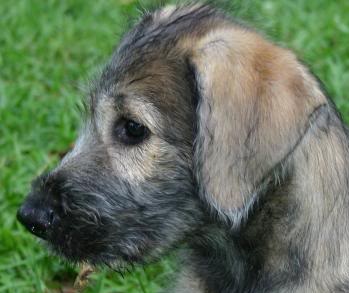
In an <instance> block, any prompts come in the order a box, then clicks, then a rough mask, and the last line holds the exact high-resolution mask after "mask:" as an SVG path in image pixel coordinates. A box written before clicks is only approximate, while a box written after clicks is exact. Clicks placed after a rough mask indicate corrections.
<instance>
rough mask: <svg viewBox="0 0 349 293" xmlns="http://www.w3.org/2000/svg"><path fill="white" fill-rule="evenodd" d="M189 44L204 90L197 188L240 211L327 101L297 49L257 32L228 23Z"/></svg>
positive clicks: (220, 206)
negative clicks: (296, 53) (276, 43)
mask: <svg viewBox="0 0 349 293" xmlns="http://www.w3.org/2000/svg"><path fill="white" fill-rule="evenodd" d="M193 43H194V41H193ZM193 43H192V44H193ZM192 46H193V47H194V49H193V50H192V51H191V57H190V62H191V63H192V66H193V67H194V70H195V75H196V84H197V91H198V96H199V101H198V106H197V137H196V141H195V154H194V169H195V172H196V176H197V181H198V184H199V189H200V194H201V196H202V197H203V198H204V199H205V200H206V201H207V202H208V203H209V205H210V206H211V207H214V209H216V210H218V211H219V212H220V213H221V214H223V215H228V216H229V218H231V219H236V217H238V218H239V217H240V216H241V215H242V214H241V213H240V212H241V211H246V210H247V209H248V207H249V206H250V205H251V203H252V202H253V201H254V199H255V198H256V197H257V196H258V194H259V191H260V190H261V188H262V185H263V183H266V182H268V180H269V178H272V176H273V173H274V170H275V169H276V167H277V166H279V165H280V163H281V164H282V162H283V161H284V160H285V158H287V157H288V155H289V154H291V153H292V151H293V149H294V148H295V147H296V146H297V144H298V143H299V142H300V140H301V138H302V136H303V135H304V133H305V132H306V130H307V129H308V127H309V119H310V117H311V116H312V115H314V113H316V110H317V109H318V108H319V107H321V105H323V104H326V103H327V101H326V98H325V96H324V95H323V94H322V92H321V91H320V90H319V87H318V85H317V82H316V80H315V79H314V78H313V77H312V76H311V75H310V74H309V73H308V71H307V70H306V69H305V68H304V66H303V65H301V64H300V63H299V62H298V61H297V59H296V58H295V57H294V55H293V54H292V53H290V52H289V51H287V50H285V49H282V48H279V47H277V46H275V45H273V44H271V43H270V42H268V41H266V40H264V39H263V38H262V37H260V36H259V35H257V34H256V33H255V32H252V31H249V30H247V29H244V28H241V27H228V28H227V27H226V26H225V28H221V29H217V30H215V31H213V32H210V33H208V34H206V36H204V37H201V39H199V40H196V41H195V44H194V45H192Z"/></svg>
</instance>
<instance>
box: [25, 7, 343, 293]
mask: <svg viewBox="0 0 349 293" xmlns="http://www.w3.org/2000/svg"><path fill="white" fill-rule="evenodd" d="M348 142H349V140H348V132H347V130H346V128H345V126H343V123H342V120H341V118H340V116H339V114H338V113H337V111H336V109H335V107H334V106H333V104H332V103H331V102H330V100H329V99H328V98H327V97H326V96H325V94H324V92H323V91H322V90H321V87H320V85H319V82H318V81H317V80H316V79H315V78H314V77H313V76H312V75H311V74H310V73H309V70H308V69H307V68H306V67H305V66H304V65H303V64H301V63H300V62H299V61H298V60H297V58H296V57H295V56H294V54H292V53H291V52H290V51H288V50H286V49H283V48H280V47H278V46H276V45H274V44H272V43H271V42H270V41H267V40H265V39H264V38H263V37H261V36H260V35H259V34H257V33H256V32H254V31H253V30H251V29H248V28H245V27H243V26H241V25H239V24H236V23H235V22H234V21H232V20H230V19H229V17H227V16H225V15H224V14H223V13H222V12H220V11H217V10H215V9H213V8H210V7H209V6H206V5H198V4H195V5H188V6H181V7H174V6H170V7H166V8H164V9H160V10H157V11H155V12H154V13H151V14H147V15H146V16H144V18H143V19H142V21H141V22H139V23H138V24H137V25H136V26H135V28H134V29H133V30H131V31H130V32H129V33H128V34H127V35H126V36H125V37H124V38H123V40H122V42H121V44H120V46H119V48H118V49H117V50H116V52H115V53H114V54H113V56H112V58H111V61H110V63H109V64H108V65H107V66H106V67H105V69H104V71H103V73H102V75H101V78H100V80H99V82H98V83H97V84H96V85H95V88H94V89H93V90H92V92H91V94H90V101H89V115H88V117H87V118H86V122H85V126H84V128H83V129H82V131H81V134H80V137H79V139H78V140H77V143H76V144H75V147H74V149H73V150H72V151H71V152H70V153H69V154H68V155H67V156H66V157H65V158H64V159H63V160H62V162H61V163H60V164H59V166H58V167H57V168H55V169H54V170H53V171H51V172H50V173H48V174H45V175H42V176H40V177H39V178H38V179H37V180H36V181H35V182H34V183H33V188H32V192H31V193H30V195H29V197H28V198H27V200H26V201H25V203H24V204H23V205H22V207H21V208H20V210H19V212H18V217H19V220H20V221H21V222H22V223H23V224H24V225H25V226H26V227H27V228H28V229H29V230H30V231H31V232H32V233H34V234H35V235H37V236H39V237H41V238H44V239H45V240H47V242H48V243H49V244H50V246H51V247H52V249H53V250H54V251H56V252H58V253H59V254H61V255H62V256H64V257H65V258H67V259H69V260H71V261H73V262H89V263H91V264H93V265H99V264H107V265H111V266H123V265H128V264H130V263H144V262H147V261H150V260H153V259H154V258H158V257H160V256H162V255H163V254H164V253H166V252H168V251H169V250H172V249H174V248H176V247H183V250H182V254H183V255H184V256H185V257H184V258H183V263H182V265H183V270H182V273H181V274H180V276H179V278H178V285H177V287H176V289H175V292H187V293H189V292H190V293H194V292H195V293H203V292H206V293H224V292H226V293H228V292H229V293H231V292H349V228H348V227H349V195H348V190H349V187H348V186H349V180H348V178H349V174H348V166H349V144H348ZM183 244H185V245H183Z"/></svg>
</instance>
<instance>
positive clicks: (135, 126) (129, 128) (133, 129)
mask: <svg viewBox="0 0 349 293" xmlns="http://www.w3.org/2000/svg"><path fill="white" fill-rule="evenodd" d="M125 130H126V134H127V136H130V137H133V138H139V137H143V136H144V134H145V131H146V128H145V126H144V125H142V124H139V123H137V122H134V121H132V120H128V121H127V122H126V124H125Z"/></svg>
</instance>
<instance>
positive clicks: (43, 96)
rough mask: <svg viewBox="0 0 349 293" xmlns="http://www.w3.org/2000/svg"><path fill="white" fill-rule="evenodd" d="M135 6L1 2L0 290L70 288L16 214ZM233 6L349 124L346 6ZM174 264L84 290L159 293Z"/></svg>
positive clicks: (65, 141)
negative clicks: (286, 51)
mask: <svg viewBox="0 0 349 293" xmlns="http://www.w3.org/2000/svg"><path fill="white" fill-rule="evenodd" d="M145 2H147V3H149V2H151V1H143V3H145ZM137 7H138V6H137V5H136V3H135V2H134V1H130V0H128V1H126V0H125V1H118V0H104V1H92V0H88V1H87V0H71V1H59V0H45V1H42V0H37V1H35V0H18V1H11V0H0V292H59V290H58V289H59V288H60V287H65V288H69V287H70V286H71V282H72V280H73V279H74V276H75V273H76V270H75V269H74V268H72V267H69V265H67V264H65V263H63V262H62V261H60V260H59V259H58V258H56V257H53V256H50V255H49V254H48V253H47V252H46V250H45V249H44V248H43V247H42V245H40V243H38V242H37V240H36V239H34V237H32V236H31V235H29V233H27V232H25V231H24V229H23V228H22V227H21V226H20V225H19V224H18V223H17V221H16V219H15V214H16V209H17V208H18V206H19V205H20V203H21V201H22V200H23V198H24V197H25V195H26V193H27V191H28V190H29V184H30V181H31V179H32V178H33V177H35V176H36V175H38V174H39V173H41V172H42V171H43V170H45V169H47V168H49V167H52V166H54V164H55V163H56V162H57V161H58V158H59V154H60V153H61V152H62V151H64V150H66V149H67V148H68V146H69V145H70V144H71V143H73V141H74V138H75V137H76V129H77V127H78V125H79V114H78V111H77V110H76V104H78V103H79V100H81V98H82V96H83V95H84V94H85V92H86V91H85V90H84V89H85V88H86V87H87V85H88V79H89V78H90V77H91V76H93V73H96V72H98V70H99V69H100V66H101V65H103V64H104V63H105V62H106V61H107V59H108V57H109V56H110V54H111V52H112V50H113V48H114V46H115V44H116V43H117V41H118V40H119V38H120V35H121V34H122V32H123V31H124V30H125V28H126V27H127V23H128V18H129V17H130V16H136V15H138V10H137ZM235 7H236V9H235V10H234V14H235V15H237V16H239V17H242V18H243V19H244V20H245V22H246V23H249V24H251V25H253V26H255V27H257V28H258V30H260V31H262V32H265V34H266V35H268V36H269V37H270V38H271V39H273V40H275V41H277V42H278V43H280V44H281V45H283V46H287V47H290V48H292V49H293V50H295V51H296V52H297V54H298V55H299V56H300V58H301V59H302V60H304V61H305V62H306V63H307V64H311V68H312V70H313V72H314V73H316V74H317V75H318V76H319V77H320V79H321V80H322V81H323V82H324V84H325V86H326V88H327V90H328V92H329V94H330V96H332V97H333V99H334V101H335V102H336V104H337V105H338V107H339V108H340V110H341V112H342V113H343V116H344V118H345V119H346V121H349V94H348V93H349V17H348V15H349V1H346V0H340V1H328V0H309V1H304V0H296V1H289V0H269V1H268V0H266V1H259V0H255V1H252V0H244V1H241V2H239V1H237V2H236V5H235ZM171 263H172V262H170V261H164V262H162V263H160V264H156V265H152V266H148V267H146V268H138V269H137V270H136V271H135V272H133V273H131V274H128V275H127V276H125V278H122V277H120V276H119V275H118V274H116V273H113V272H110V271H108V270H105V271H101V272H100V273H98V274H96V275H95V276H94V278H93V282H92V284H91V287H90V288H89V290H88V292H127V293H128V292H130V293H132V292H147V293H151V292H156V290H157V289H158V288H159V287H161V286H163V285H164V284H166V283H167V282H168V281H169V280H170V277H169V275H168V272H170V271H171V270H172V268H171ZM55 288H56V289H55Z"/></svg>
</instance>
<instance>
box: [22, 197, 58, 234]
mask: <svg viewBox="0 0 349 293" xmlns="http://www.w3.org/2000/svg"><path fill="white" fill-rule="evenodd" d="M54 218H55V214H54V211H53V210H52V209H51V208H49V207H47V206H45V204H44V203H42V202H40V201H37V200H34V199H31V198H28V199H27V200H26V201H25V202H24V204H23V205H22V206H21V207H20V208H19V210H18V212H17V219H18V220H19V221H20V222H21V223H22V224H23V226H24V227H26V228H27V229H28V230H29V231H30V232H31V233H33V234H34V235H36V236H38V237H40V238H43V239H47V235H48V233H49V231H50V229H52V224H53V221H54Z"/></svg>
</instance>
